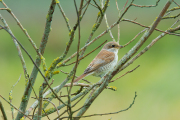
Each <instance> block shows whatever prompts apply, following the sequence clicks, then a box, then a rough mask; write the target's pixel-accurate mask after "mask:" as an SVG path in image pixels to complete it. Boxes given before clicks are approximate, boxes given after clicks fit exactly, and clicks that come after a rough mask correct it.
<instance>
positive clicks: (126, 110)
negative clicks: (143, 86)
mask: <svg viewBox="0 0 180 120" xmlns="http://www.w3.org/2000/svg"><path fill="white" fill-rule="evenodd" d="M136 97H137V95H136V92H135V96H134V99H133V102H132V103H131V104H130V105H129V107H128V108H126V109H124V110H120V111H117V112H112V113H103V114H92V115H86V116H79V117H73V118H75V119H76V118H85V117H92V116H103V115H111V114H118V113H120V112H124V111H127V110H129V109H130V108H131V107H132V106H133V105H134V102H135V99H136ZM64 118H68V117H62V118H60V119H59V120H62V119H64Z"/></svg>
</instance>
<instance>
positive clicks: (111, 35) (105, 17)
mask: <svg viewBox="0 0 180 120" xmlns="http://www.w3.org/2000/svg"><path fill="white" fill-rule="evenodd" d="M103 2H104V1H103V0H102V1H101V6H102V8H103V7H104V5H103ZM104 19H105V22H106V26H107V28H109V24H108V21H107V16H106V13H105V14H104ZM109 34H110V37H111V38H112V40H113V41H116V40H115V39H114V37H113V34H112V32H111V30H109ZM118 43H119V42H118Z"/></svg>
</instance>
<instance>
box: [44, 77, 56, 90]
mask: <svg viewBox="0 0 180 120" xmlns="http://www.w3.org/2000/svg"><path fill="white" fill-rule="evenodd" d="M53 82H54V79H52V81H51V83H50V84H49V85H50V86H51V85H52V84H53ZM47 90H48V87H47V88H46V89H45V90H44V92H43V93H45V92H46V91H47Z"/></svg>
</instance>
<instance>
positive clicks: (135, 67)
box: [110, 65, 140, 82]
mask: <svg viewBox="0 0 180 120" xmlns="http://www.w3.org/2000/svg"><path fill="white" fill-rule="evenodd" d="M139 66H140V65H138V66H137V67H135V68H134V69H132V70H130V71H127V72H126V73H125V74H123V75H121V76H119V77H117V78H116V79H114V80H111V81H110V82H114V81H116V80H117V79H119V78H121V77H123V76H125V75H126V74H128V73H131V72H133V71H134V70H136V69H137V68H138V67H139Z"/></svg>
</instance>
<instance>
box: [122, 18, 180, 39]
mask: <svg viewBox="0 0 180 120" xmlns="http://www.w3.org/2000/svg"><path fill="white" fill-rule="evenodd" d="M122 21H127V22H131V23H134V24H137V25H139V26H141V27H145V28H150V27H149V26H145V25H142V24H140V23H138V22H135V21H133V20H129V19H125V18H124V19H123V20H122ZM155 30H156V31H159V32H163V33H166V34H169V35H176V36H180V35H178V34H174V33H169V32H166V31H162V30H159V29H157V28H155Z"/></svg>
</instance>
